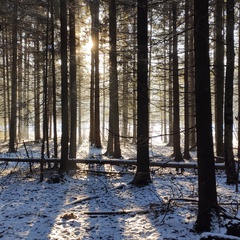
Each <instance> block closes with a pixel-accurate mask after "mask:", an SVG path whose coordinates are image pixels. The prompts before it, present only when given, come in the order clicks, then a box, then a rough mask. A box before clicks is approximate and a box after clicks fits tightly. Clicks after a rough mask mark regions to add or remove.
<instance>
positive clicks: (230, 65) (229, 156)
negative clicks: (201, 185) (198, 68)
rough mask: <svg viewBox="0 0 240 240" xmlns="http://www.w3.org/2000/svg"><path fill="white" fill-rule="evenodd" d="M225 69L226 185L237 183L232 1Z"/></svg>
mask: <svg viewBox="0 0 240 240" xmlns="http://www.w3.org/2000/svg"><path fill="white" fill-rule="evenodd" d="M226 44H227V52H226V54H227V67H226V82H225V107H224V110H225V111H224V123H225V127H224V156H225V166H226V174H227V183H229V184H234V183H236V181H237V173H236V168H235V163H234V155H233V143H232V140H233V78H234V0H228V1H227V32H226Z"/></svg>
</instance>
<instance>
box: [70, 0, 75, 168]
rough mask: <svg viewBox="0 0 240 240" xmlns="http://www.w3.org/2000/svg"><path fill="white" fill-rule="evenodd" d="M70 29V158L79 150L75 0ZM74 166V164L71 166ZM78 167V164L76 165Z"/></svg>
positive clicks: (71, 7) (72, 5)
mask: <svg viewBox="0 0 240 240" xmlns="http://www.w3.org/2000/svg"><path fill="white" fill-rule="evenodd" d="M69 5H70V6H69V29H70V37H69V43H70V94H71V95H70V111H71V129H70V153H69V157H70V158H76V152H77V84H76V40H75V39H76V34H75V8H76V3H75V0H69ZM71 165H72V164H71ZM71 167H74V166H71ZM75 167H76V166H75Z"/></svg>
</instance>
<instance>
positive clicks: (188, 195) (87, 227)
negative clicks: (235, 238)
mask: <svg viewBox="0 0 240 240" xmlns="http://www.w3.org/2000/svg"><path fill="white" fill-rule="evenodd" d="M164 150H165V152H166V151H167V150H166V148H165V149H164ZM31 151H34V150H33V149H32V150H31ZM156 151H157V148H156V149H155V153H156ZM158 151H159V152H161V149H158ZM2 152H3V151H2ZM126 152H127V151H126ZM18 154H20V155H19V156H23V155H24V153H23V152H20V150H19V152H18ZM79 154H81V153H79ZM91 154H92V153H91ZM156 154H157V153H156ZM93 155H94V154H92V155H91V156H93ZM169 155H170V152H169ZM2 156H5V157H6V156H7V155H6V154H4V153H2ZM157 156H158V157H156V158H154V161H156V160H158V161H160V160H161V159H162V158H163V156H160V154H157ZM166 156H167V155H166ZM166 156H165V157H166ZM84 157H86V156H84ZM78 167H79V169H78V170H77V171H76V172H75V173H74V174H71V175H68V176H64V177H63V178H62V179H61V181H60V183H55V184H51V183H50V181H49V177H50V176H52V174H54V171H53V170H48V169H47V168H46V170H45V173H44V181H43V182H39V165H38V164H34V165H33V166H32V170H33V171H32V173H30V171H29V164H27V163H18V164H16V163H9V164H8V165H6V164H5V163H1V166H0V172H1V177H0V188H1V194H0V237H1V238H2V239H9V240H10V239H11V240H13V239H27V240H34V239H36V240H47V239H51V240H61V239H64V240H65V239H72V240H75V239H81V240H90V239H103V240H107V239H109V240H114V239H116V240H118V239H154V240H155V239H156V240H158V239H165V240H167V239H168V240H170V239H178V240H180V239H193V240H195V239H200V237H201V235H199V234H197V233H195V232H194V231H193V229H194V223H195V221H196V215H197V204H196V200H197V175H196V173H195V172H194V170H187V169H186V170H185V172H184V173H183V174H181V175H176V174H175V170H174V169H156V168H155V169H151V171H152V179H153V183H152V184H150V185H148V186H145V187H134V186H133V185H131V184H129V182H130V181H131V180H132V179H133V177H134V171H135V169H132V168H128V167H124V166H109V165H104V166H103V165H94V166H88V165H84V164H79V165H78ZM95 171H96V172H95ZM217 191H218V199H219V202H220V203H227V205H224V206H223V207H224V208H225V209H226V210H227V211H228V213H229V214H231V215H233V216H238V217H240V216H239V213H238V207H237V206H238V203H239V196H240V195H239V193H236V191H235V186H228V185H226V184H225V175H224V172H223V171H218V172H217ZM226 223H227V221H224V220H222V221H221V222H216V225H215V227H214V229H213V230H212V233H215V234H218V235H219V236H223V234H226V226H225V224H226Z"/></svg>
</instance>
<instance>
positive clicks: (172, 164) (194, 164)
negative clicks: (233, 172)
mask: <svg viewBox="0 0 240 240" xmlns="http://www.w3.org/2000/svg"><path fill="white" fill-rule="evenodd" d="M41 161H43V162H44V163H60V162H61V160H60V159H59V158H45V159H44V160H41V159H40V158H14V157H10V158H7V157H3V158H0V162H26V163H41ZM69 161H74V162H76V163H83V164H110V165H127V166H136V165H137V160H132V159H131V160H128V159H97V158H94V159H78V158H70V159H69ZM150 166H151V167H161V168H188V169H197V168H198V165H197V162H187V163H186V162H174V161H171V162H169V161H165V162H164V161H159V162H155V161H154V162H153V161H152V162H150ZM215 169H219V170H224V169H225V166H224V164H223V163H215Z"/></svg>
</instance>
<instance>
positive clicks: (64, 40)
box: [60, 0, 69, 172]
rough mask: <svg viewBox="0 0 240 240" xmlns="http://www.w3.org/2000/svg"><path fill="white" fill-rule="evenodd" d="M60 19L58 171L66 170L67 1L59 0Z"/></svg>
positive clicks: (67, 137) (67, 138)
mask: <svg viewBox="0 0 240 240" xmlns="http://www.w3.org/2000/svg"><path fill="white" fill-rule="evenodd" d="M60 15H61V17H60V21H61V61H62V64H61V106H62V139H61V164H60V171H61V172H66V171H68V170H69V169H68V167H69V166H68V140H69V136H68V133H69V131H68V74H67V3H66V0H60Z"/></svg>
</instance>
